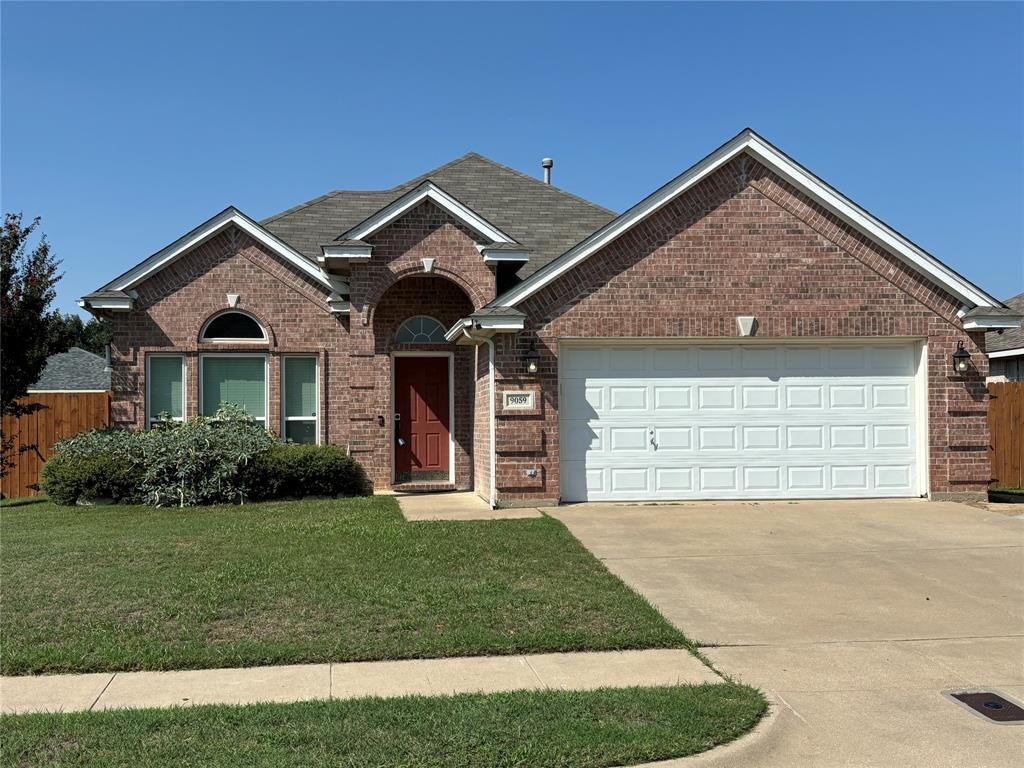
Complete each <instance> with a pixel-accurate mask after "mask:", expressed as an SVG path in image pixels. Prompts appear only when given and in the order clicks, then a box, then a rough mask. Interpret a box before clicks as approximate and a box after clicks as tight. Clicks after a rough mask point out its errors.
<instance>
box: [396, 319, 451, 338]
mask: <svg viewBox="0 0 1024 768" xmlns="http://www.w3.org/2000/svg"><path fill="white" fill-rule="evenodd" d="M395 343H396V344H444V343H445V338H444V326H443V325H441V324H440V323H439V322H437V320H435V319H434V318H432V317H428V316H427V315H416V317H410V318H409V319H408V320H406V321H405V322H404V323H402V325H401V326H400V327H399V329H398V333H396V334H395Z"/></svg>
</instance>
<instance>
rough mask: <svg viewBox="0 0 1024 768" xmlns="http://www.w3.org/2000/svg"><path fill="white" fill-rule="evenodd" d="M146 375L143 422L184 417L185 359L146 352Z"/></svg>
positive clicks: (180, 356)
mask: <svg viewBox="0 0 1024 768" xmlns="http://www.w3.org/2000/svg"><path fill="white" fill-rule="evenodd" d="M146 362H147V363H148V368H147V375H146V424H147V425H150V426H152V424H153V422H154V421H157V420H158V419H160V418H164V417H167V418H171V419H173V420H174V421H182V420H184V418H185V358H184V356H182V355H149V357H147V358H146Z"/></svg>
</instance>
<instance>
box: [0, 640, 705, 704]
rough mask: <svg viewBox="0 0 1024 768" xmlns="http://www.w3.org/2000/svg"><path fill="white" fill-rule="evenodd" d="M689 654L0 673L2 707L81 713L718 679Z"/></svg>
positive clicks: (554, 655) (662, 651)
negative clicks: (20, 675) (22, 675)
mask: <svg viewBox="0 0 1024 768" xmlns="http://www.w3.org/2000/svg"><path fill="white" fill-rule="evenodd" d="M718 682H722V679H721V678H720V677H719V676H718V675H717V674H715V673H714V672H713V671H712V670H711V669H710V668H708V667H707V666H705V665H704V664H703V663H702V662H701V661H700V660H699V659H698V658H696V657H695V656H694V655H693V654H691V653H690V652H689V651H686V650H683V649H657V650H647V651H610V652H601V653H546V654H537V655H530V656H479V657H464V658H448V659H411V660H406V661H369V662H352V663H346V664H300V665H293V666H281V667H249V668H240V669H205V670H186V671H175V672H104V673H96V674H87V675H41V676H25V677H3V678H0V712H2V713H3V714H5V715H6V714H23V713H27V712H41V711H48V712H57V711H60V712H78V711H87V710H101V709H126V708H128V709H137V708H149V707H174V706H188V705H194V704H255V703H258V702H291V701H304V700H309V699H357V698H363V697H367V696H380V697H384V698H390V697H397V696H411V695H420V696H438V695H452V694H456V693H497V692H500V691H517V690H531V689H541V688H551V689H557V690H589V689H594V688H602V687H620V688H621V687H629V686H652V685H676V684H694V685H696V684H700V683H718Z"/></svg>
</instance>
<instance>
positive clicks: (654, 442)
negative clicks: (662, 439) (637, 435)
mask: <svg viewBox="0 0 1024 768" xmlns="http://www.w3.org/2000/svg"><path fill="white" fill-rule="evenodd" d="M651 445H653V446H654V450H658V443H657V442H656V441H655V439H654V432H651Z"/></svg>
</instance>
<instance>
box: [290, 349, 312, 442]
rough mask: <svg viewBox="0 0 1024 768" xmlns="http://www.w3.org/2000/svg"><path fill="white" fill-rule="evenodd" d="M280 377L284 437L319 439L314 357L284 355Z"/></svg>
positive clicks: (300, 440)
mask: <svg viewBox="0 0 1024 768" xmlns="http://www.w3.org/2000/svg"><path fill="white" fill-rule="evenodd" d="M282 381H283V386H284V392H283V394H282V399H283V401H284V407H283V409H282V414H283V420H284V425H283V426H284V429H283V430H282V433H283V434H284V438H285V439H286V440H289V441H291V442H293V443H309V444H313V443H316V442H318V436H319V433H320V430H319V427H318V424H319V421H318V412H319V409H318V408H317V403H318V402H319V399H320V398H319V393H318V391H317V390H318V387H317V359H316V358H315V357H285V358H284V373H283V376H282Z"/></svg>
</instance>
